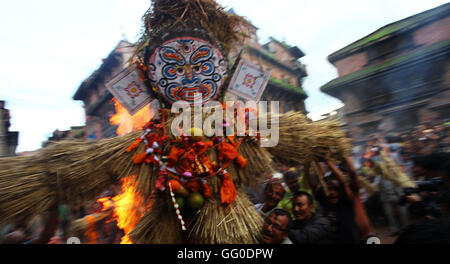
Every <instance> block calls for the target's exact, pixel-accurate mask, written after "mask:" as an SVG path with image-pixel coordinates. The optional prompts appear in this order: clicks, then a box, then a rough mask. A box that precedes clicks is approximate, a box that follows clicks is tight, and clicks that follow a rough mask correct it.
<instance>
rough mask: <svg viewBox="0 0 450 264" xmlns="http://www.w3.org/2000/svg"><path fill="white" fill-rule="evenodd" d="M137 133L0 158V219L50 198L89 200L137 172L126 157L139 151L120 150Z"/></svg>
mask: <svg viewBox="0 0 450 264" xmlns="http://www.w3.org/2000/svg"><path fill="white" fill-rule="evenodd" d="M140 134H141V132H137V133H131V134H128V135H125V136H121V137H115V138H108V139H102V140H98V141H87V142H82V141H61V142H55V143H54V144H52V145H50V146H49V147H47V148H44V149H42V150H40V151H39V152H38V153H36V154H35V155H33V156H29V157H9V158H2V159H0V192H1V193H2V195H0V222H7V221H10V220H16V219H17V218H18V217H19V216H20V217H21V218H22V217H23V218H24V219H30V218H31V217H33V216H36V215H38V214H40V213H42V212H44V211H45V210H47V209H48V208H49V207H50V206H51V205H54V204H56V203H67V204H70V205H77V203H80V202H83V201H87V200H92V199H95V197H96V196H97V195H99V194H100V193H101V192H103V191H104V190H105V189H106V188H108V187H109V186H110V185H111V184H113V183H115V182H116V181H117V180H118V179H120V178H122V177H126V176H129V175H131V174H133V173H136V172H138V171H139V169H140V167H139V166H136V165H134V164H133V162H131V160H132V157H133V155H134V153H135V152H136V151H139V150H136V151H132V152H130V153H127V152H126V151H125V149H126V148H127V147H128V146H129V145H130V144H131V142H133V141H134V139H135V138H136V137H137V136H138V135H140ZM142 166H148V165H147V164H145V165H142Z"/></svg>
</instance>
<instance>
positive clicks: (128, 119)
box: [109, 98, 153, 136]
mask: <svg viewBox="0 0 450 264" xmlns="http://www.w3.org/2000/svg"><path fill="white" fill-rule="evenodd" d="M113 101H114V107H115V108H116V114H115V115H113V116H111V118H110V119H109V121H110V122H111V124H113V125H118V126H119V127H118V128H117V130H116V133H117V135H119V136H120V135H124V134H127V133H130V132H133V131H138V130H140V129H142V127H143V126H144V125H145V124H146V123H147V122H148V121H150V119H151V118H152V117H153V113H152V111H151V108H150V104H148V105H146V106H145V107H143V108H142V109H140V110H139V111H138V112H136V113H135V114H134V115H130V114H129V113H128V111H127V110H126V109H125V107H123V106H122V105H121V104H120V103H119V101H117V100H116V99H115V98H113Z"/></svg>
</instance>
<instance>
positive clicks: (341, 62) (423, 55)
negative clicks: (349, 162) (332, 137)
mask: <svg viewBox="0 0 450 264" xmlns="http://www.w3.org/2000/svg"><path fill="white" fill-rule="evenodd" d="M449 55H450V4H448V3H447V4H444V5H441V6H439V7H436V8H433V9H430V10H427V11H425V12H422V13H419V14H416V15H413V16H410V17H408V18H405V19H403V20H400V21H397V22H394V23H391V24H388V25H386V26H384V27H382V28H380V29H378V30H377V31H375V32H373V33H371V34H369V35H367V36H365V37H363V38H362V39H360V40H358V41H356V42H354V43H352V44H350V45H348V46H346V47H344V48H342V49H340V50H338V51H336V52H334V53H333V54H331V55H329V56H328V60H329V61H330V62H331V63H332V64H333V65H334V66H335V67H336V68H337V71H338V77H337V78H336V79H334V80H331V81H330V82H328V83H327V84H325V85H323V86H322V87H321V91H322V92H324V93H327V94H329V95H331V96H334V97H337V98H339V99H340V100H341V101H343V102H344V104H345V106H344V113H345V115H344V116H345V121H346V123H347V125H348V128H349V131H350V133H351V135H352V137H353V138H354V139H355V140H356V143H358V142H359V143H362V142H363V141H364V140H365V139H367V137H368V136H369V135H370V134H373V133H383V134H386V133H388V132H403V131H408V130H410V129H411V128H414V127H415V126H417V125H419V124H431V125H433V124H436V123H442V122H444V121H446V120H448V119H449V118H450V90H449V88H450V60H449V58H450V57H449Z"/></svg>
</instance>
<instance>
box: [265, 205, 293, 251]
mask: <svg viewBox="0 0 450 264" xmlns="http://www.w3.org/2000/svg"><path fill="white" fill-rule="evenodd" d="M291 226H292V220H291V217H290V216H289V213H288V212H287V211H286V210H283V209H279V208H276V209H275V210H273V211H272V212H271V213H270V214H269V215H268V216H267V217H266V218H265V219H264V224H263V227H262V233H261V240H262V242H263V243H264V244H281V243H282V242H283V241H284V240H285V239H286V238H287V237H288V233H289V230H290V229H291Z"/></svg>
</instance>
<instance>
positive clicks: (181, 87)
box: [147, 36, 227, 104]
mask: <svg viewBox="0 0 450 264" xmlns="http://www.w3.org/2000/svg"><path fill="white" fill-rule="evenodd" d="M147 64H148V69H149V72H148V74H149V78H150V80H151V81H152V82H153V83H154V85H155V87H156V91H157V92H158V93H159V94H160V95H161V96H162V97H163V98H164V99H165V100H166V101H168V102H169V103H174V102H176V101H179V100H183V101H187V102H188V103H190V104H192V103H194V101H195V100H199V99H200V98H201V99H202V102H203V103H206V102H208V101H211V100H214V99H215V98H216V97H217V96H218V95H219V92H220V89H221V86H222V84H223V81H224V77H225V76H226V73H227V65H226V61H225V59H224V56H223V55H222V53H221V52H220V50H219V49H218V48H217V47H215V46H214V45H212V44H211V43H210V42H209V41H207V40H204V39H202V38H198V37H190V36H183V37H173V38H171V39H168V40H166V41H164V42H163V43H162V44H161V45H159V46H158V47H156V48H155V49H154V50H153V52H152V53H151V55H150V56H149V59H148V61H147Z"/></svg>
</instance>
